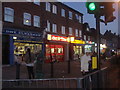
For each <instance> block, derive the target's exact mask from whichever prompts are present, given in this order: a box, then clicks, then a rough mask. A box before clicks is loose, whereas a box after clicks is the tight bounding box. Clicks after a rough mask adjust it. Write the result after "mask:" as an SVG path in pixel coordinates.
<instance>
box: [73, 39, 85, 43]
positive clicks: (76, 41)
mask: <svg viewBox="0 0 120 90" xmlns="http://www.w3.org/2000/svg"><path fill="white" fill-rule="evenodd" d="M71 43H77V44H85V41H83V40H74V41H71Z"/></svg>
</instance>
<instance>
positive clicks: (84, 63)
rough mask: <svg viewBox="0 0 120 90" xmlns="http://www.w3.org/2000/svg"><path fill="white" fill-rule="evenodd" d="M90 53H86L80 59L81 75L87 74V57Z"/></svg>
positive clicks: (88, 58)
mask: <svg viewBox="0 0 120 90" xmlns="http://www.w3.org/2000/svg"><path fill="white" fill-rule="evenodd" d="M89 52H90V51H86V54H84V55H83V56H82V57H81V72H82V74H83V75H85V74H87V73H88V72H89V61H90V60H91V58H90V56H89Z"/></svg>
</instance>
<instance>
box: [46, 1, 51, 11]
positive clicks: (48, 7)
mask: <svg viewBox="0 0 120 90" xmlns="http://www.w3.org/2000/svg"><path fill="white" fill-rule="evenodd" d="M46 11H49V12H50V11H51V4H50V3H49V2H46Z"/></svg>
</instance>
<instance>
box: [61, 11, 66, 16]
mask: <svg viewBox="0 0 120 90" xmlns="http://www.w3.org/2000/svg"><path fill="white" fill-rule="evenodd" d="M61 16H63V17H65V10H64V9H61Z"/></svg>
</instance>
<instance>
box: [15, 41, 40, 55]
mask: <svg viewBox="0 0 120 90" xmlns="http://www.w3.org/2000/svg"><path fill="white" fill-rule="evenodd" d="M14 46H15V50H16V49H17V50H18V52H16V51H14V54H18V55H24V54H26V50H27V48H30V49H31V52H32V53H34V54H36V53H40V51H41V50H42V45H41V44H30V43H20V42H14Z"/></svg>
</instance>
